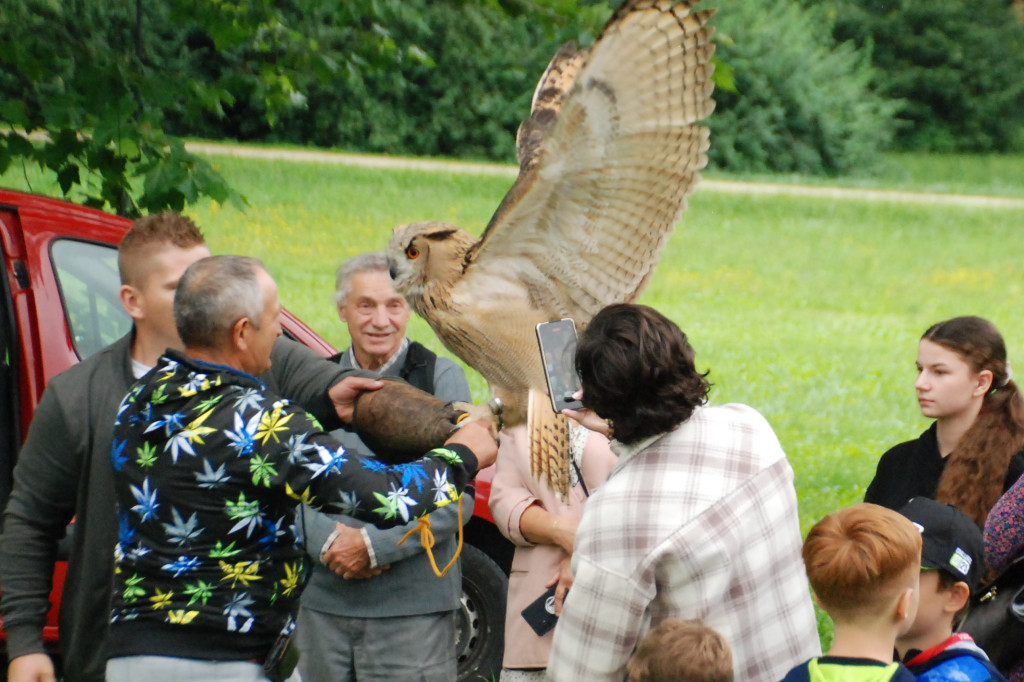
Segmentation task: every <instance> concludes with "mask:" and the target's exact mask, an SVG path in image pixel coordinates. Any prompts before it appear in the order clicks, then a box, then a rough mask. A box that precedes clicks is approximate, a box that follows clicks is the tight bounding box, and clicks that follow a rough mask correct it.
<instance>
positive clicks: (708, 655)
mask: <svg viewBox="0 0 1024 682" xmlns="http://www.w3.org/2000/svg"><path fill="white" fill-rule="evenodd" d="M626 670H627V672H628V673H629V682H732V680H733V671H732V651H731V650H730V649H729V643H728V642H726V641H725V638H724V637H722V635H720V634H719V633H718V632H716V631H715V630H713V629H712V628H710V627H708V626H707V625H705V624H704V623H702V622H701V621H699V620H666V621H665V622H663V623H662V624H661V625H659V626H657V627H656V628H654V629H653V630H651V631H650V632H648V633H647V634H646V635H645V636H644V638H643V639H642V640H641V641H640V644H639V646H637V649H636V652H635V653H634V654H633V657H632V658H630V659H629V663H628V664H627V665H626Z"/></svg>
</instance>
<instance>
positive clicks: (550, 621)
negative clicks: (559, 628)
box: [523, 585, 558, 637]
mask: <svg viewBox="0 0 1024 682" xmlns="http://www.w3.org/2000/svg"><path fill="white" fill-rule="evenodd" d="M556 587H557V585H552V586H551V587H550V588H549V589H548V591H547V592H545V593H544V594H542V595H540V597H538V598H537V599H536V600H534V601H533V602H532V603H531V604H530V605H529V606H527V607H526V608H525V609H523V618H524V619H525V620H526V622H527V623H528V624H529V626H530V627H531V628H533V631H534V632H536V633H537V636H538V637H543V636H544V635H545V634H547V633H548V632H550V631H551V629H552V628H553V627H555V625H556V624H557V623H558V616H556V615H555V588H556Z"/></svg>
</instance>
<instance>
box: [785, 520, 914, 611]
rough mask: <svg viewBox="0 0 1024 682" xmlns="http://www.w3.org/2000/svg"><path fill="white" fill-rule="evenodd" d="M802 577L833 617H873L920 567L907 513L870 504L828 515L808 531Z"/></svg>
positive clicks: (897, 593) (911, 524)
mask: <svg viewBox="0 0 1024 682" xmlns="http://www.w3.org/2000/svg"><path fill="white" fill-rule="evenodd" d="M803 558H804V565H805V566H806V568H807V578H808V580H809V581H810V583H811V587H812V588H814V593H815V594H816V595H817V597H818V601H819V602H820V603H821V606H822V608H824V609H825V610H826V611H827V612H828V613H829V615H830V616H832V618H833V619H835V617H836V614H837V613H838V614H841V615H846V616H850V617H854V616H857V615H859V614H870V615H874V614H876V613H878V612H879V611H880V610H881V609H884V608H886V606H887V605H888V604H889V603H890V602H891V600H892V599H893V598H895V597H897V596H898V595H899V593H900V592H901V591H902V590H903V589H904V587H905V586H904V584H903V579H904V578H905V576H906V575H907V573H908V572H909V571H910V570H911V569H912V570H913V571H915V572H916V571H919V570H920V566H921V534H920V533H919V532H918V531H917V528H915V527H914V524H913V523H911V522H910V521H909V520H908V519H907V518H906V517H904V516H903V515H902V514H900V513H898V512H895V511H893V510H891V509H887V508H885V507H881V506H878V505H875V504H868V503H863V504H857V505H853V506H852V507H847V508H846V509H840V510H839V511H837V512H834V513H832V514H829V515H828V516H826V517H825V518H823V519H822V520H821V521H819V522H818V523H816V524H815V525H814V527H813V528H811V531H810V532H809V533H808V534H807V539H806V540H805V541H804V547H803Z"/></svg>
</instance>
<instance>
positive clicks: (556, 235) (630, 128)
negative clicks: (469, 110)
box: [460, 0, 714, 333]
mask: <svg viewBox="0 0 1024 682" xmlns="http://www.w3.org/2000/svg"><path fill="white" fill-rule="evenodd" d="M694 4H696V0H693V1H692V2H683V3H679V4H675V3H673V2H670V1H669V0H635V1H632V2H627V3H626V4H625V5H623V7H621V8H620V9H619V10H618V11H617V12H616V13H615V15H613V17H612V19H611V20H610V21H609V23H608V25H607V26H606V27H605V30H604V32H603V33H602V35H601V37H600V38H599V39H598V41H597V42H596V43H595V45H594V46H593V48H592V49H591V50H590V51H589V53H588V52H582V51H577V50H576V49H575V48H574V47H573V46H571V45H567V46H565V47H563V48H562V49H561V50H560V51H559V52H558V54H557V55H556V56H555V58H554V59H553V60H552V62H551V65H550V66H549V67H548V70H547V71H546V72H545V74H544V77H543V78H542V79H541V81H540V84H539V85H538V88H537V91H536V92H535V95H534V103H533V109H532V112H531V115H530V117H529V118H528V119H527V120H526V121H524V123H523V125H522V126H521V128H520V131H519V135H518V138H517V146H518V152H519V161H520V173H519V177H518V178H517V180H516V182H515V184H514V185H513V187H512V188H511V189H510V190H509V192H508V194H507V195H506V196H505V198H504V200H503V201H502V203H501V205H500V206H499V207H498V209H497V211H496V212H495V214H494V216H493V217H492V218H491V221H490V223H489V224H488V226H487V229H486V230H485V231H484V234H483V235H482V237H481V239H480V241H479V242H478V243H477V244H476V245H475V246H474V247H473V249H472V250H471V251H470V253H469V254H468V255H467V267H466V270H465V275H464V277H463V278H462V281H461V282H460V286H461V287H467V288H472V287H476V286H477V283H476V282H475V280H477V278H478V277H481V278H484V277H487V276H488V275H489V274H490V273H493V272H494V271H497V270H499V269H500V271H501V272H502V276H503V277H506V278H507V277H510V276H513V277H515V278H516V279H519V280H520V281H521V282H522V284H523V285H524V286H525V288H526V290H528V291H529V292H530V297H531V301H530V303H531V305H532V306H533V307H534V308H535V309H537V310H539V311H544V312H545V313H546V317H547V319H554V318H558V317H572V318H574V319H575V320H576V322H577V326H579V327H584V326H585V325H586V323H587V322H588V321H589V320H590V319H591V318H592V317H593V316H594V314H596V313H597V311H598V310H600V309H601V308H602V307H604V306H605V305H608V304H609V303H613V302H620V301H633V300H636V298H637V297H639V295H640V293H641V292H642V291H643V289H644V287H645V286H646V284H647V281H648V280H649V279H650V277H651V274H652V273H653V270H654V268H655V266H656V265H657V262H658V259H659V257H660V254H661V250H662V248H663V247H664V245H665V242H666V241H667V239H668V237H669V236H670V235H671V233H672V231H673V229H674V226H675V224H676V222H677V221H678V220H679V216H680V214H681V213H682V211H683V210H684V209H685V206H686V196H687V195H688V194H690V193H691V192H692V191H693V188H694V185H695V184H696V182H697V181H698V179H699V174H698V172H699V171H700V169H702V168H703V167H704V166H705V165H706V163H707V154H706V152H707V149H708V131H707V129H706V128H702V127H698V126H695V125H693V124H694V123H695V122H696V121H699V120H700V119H702V118H704V117H705V116H707V115H708V114H710V113H711V111H712V109H713V108H714V102H713V100H712V99H711V92H712V89H713V85H712V83H711V80H710V77H711V73H712V71H713V65H712V64H711V63H710V58H711V56H712V54H713V53H714V45H713V44H712V43H711V42H710V41H711V35H712V33H713V29H712V28H711V27H709V26H707V22H708V20H709V19H710V17H711V15H712V14H713V12H712V11H702V12H692V11H691V10H692V7H693V5H694ZM527 333H532V330H528V331H527Z"/></svg>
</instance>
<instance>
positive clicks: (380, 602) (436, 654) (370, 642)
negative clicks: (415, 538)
mask: <svg viewBox="0 0 1024 682" xmlns="http://www.w3.org/2000/svg"><path fill="white" fill-rule="evenodd" d="M335 290H336V291H335V299H334V300H335V304H336V305H337V310H338V317H339V318H340V319H341V321H342V322H344V323H345V324H346V325H347V327H348V332H349V336H350V337H351V338H352V345H351V346H350V347H349V348H348V349H347V350H345V351H344V352H343V353H339V354H338V355H337V356H335V358H334V359H335V360H336V361H337V362H338V363H339V364H340V365H341V367H342V368H345V369H368V370H373V372H374V373H375V375H376V376H378V377H396V378H401V379H404V380H405V381H407V382H409V383H410V384H412V385H414V386H416V387H417V388H420V389H422V390H424V391H427V392H428V393H432V394H433V395H435V396H437V397H438V398H441V399H442V400H445V401H467V402H468V401H469V400H470V392H469V384H468V383H467V382H466V375H465V374H464V373H463V371H462V369H461V368H460V367H459V366H458V365H456V364H455V363H454V362H452V361H451V360H449V359H448V358H444V357H438V356H437V355H435V354H434V353H433V352H431V351H430V350H428V349H427V348H425V347H424V346H422V345H420V344H419V343H416V342H415V341H410V340H409V339H408V338H406V336H405V330H406V325H407V324H408V323H409V317H410V308H409V304H408V303H407V302H406V300H405V299H404V298H402V296H401V294H399V293H398V292H396V291H395V289H394V286H392V283H391V275H390V274H389V273H388V261H387V256H385V255H384V254H383V253H379V252H371V253H364V254H361V255H359V256H355V257H353V258H350V259H348V260H346V261H345V262H344V263H342V264H341V266H340V267H339V268H338V272H337V276H336V278H335ZM332 435H335V436H336V437H337V438H338V439H339V440H340V441H341V442H342V443H344V444H345V446H346V447H348V448H349V449H354V450H367V449H368V448H367V446H366V445H365V444H364V443H363V442H362V440H361V439H360V438H359V436H358V435H356V434H355V433H351V432H346V431H340V430H339V431H335V432H334V433H333V434H332ZM471 505H472V498H470V497H468V496H467V497H466V499H465V502H464V508H465V509H466V510H469V509H471V508H472V507H471ZM470 516H471V515H470V513H469V511H466V513H465V514H464V519H463V520H464V521H468V520H469V518H470ZM302 519H303V522H302V530H303V535H304V536H305V541H306V551H307V552H308V553H309V555H310V558H311V559H312V562H313V575H312V578H311V579H310V581H309V586H308V588H307V589H306V591H305V592H304V593H303V596H302V607H301V608H300V610H299V628H298V631H297V637H298V641H299V643H300V645H301V648H302V650H303V652H306V653H307V654H313V655H305V656H303V658H302V661H301V662H300V663H299V669H300V671H301V672H302V677H303V679H305V680H310V681H312V680H331V682H353V681H355V680H358V681H359V682H376V681H380V682H384V681H390V680H404V679H419V680H426V681H436V682H451V681H452V680H455V679H456V677H457V669H458V664H457V661H456V655H455V630H456V625H455V612H456V609H458V608H459V599H460V597H461V594H462V572H461V570H460V569H461V566H460V564H459V562H456V563H455V564H454V565H453V566H452V567H451V569H450V570H449V571H448V572H447V573H445V574H444V575H443V576H440V577H438V576H435V574H434V567H433V566H432V565H431V560H430V557H429V556H428V555H427V553H426V552H425V551H424V549H423V547H422V546H421V545H420V544H419V543H413V542H404V543H402V544H401V545H399V544H398V543H399V541H400V540H401V539H402V537H403V536H404V535H405V534H406V532H407V531H408V530H409V529H410V528H411V526H398V527H395V528H388V529H380V528H376V527H374V526H372V525H369V524H366V523H364V522H362V521H359V520H357V519H354V518H352V517H350V516H343V515H329V514H323V513H320V512H318V511H316V510H314V509H311V508H309V507H303V509H302ZM430 521H431V529H432V532H433V533H434V536H435V538H436V545H435V546H434V548H433V555H434V562H435V565H436V566H438V567H439V568H440V567H443V566H445V565H447V564H448V563H449V561H450V560H451V559H452V557H453V556H454V555H455V551H456V545H457V541H456V532H457V530H458V527H459V514H458V510H457V509H456V508H455V505H451V506H449V507H445V508H444V509H439V510H438V511H436V512H434V513H433V514H431V515H430ZM382 571H383V572H382Z"/></svg>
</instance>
